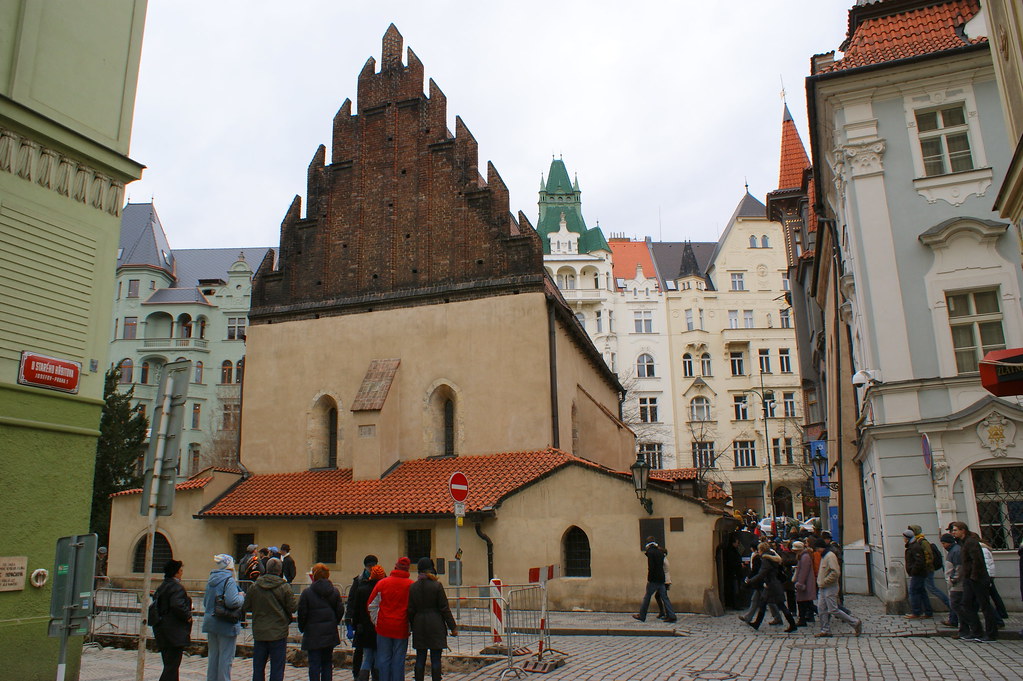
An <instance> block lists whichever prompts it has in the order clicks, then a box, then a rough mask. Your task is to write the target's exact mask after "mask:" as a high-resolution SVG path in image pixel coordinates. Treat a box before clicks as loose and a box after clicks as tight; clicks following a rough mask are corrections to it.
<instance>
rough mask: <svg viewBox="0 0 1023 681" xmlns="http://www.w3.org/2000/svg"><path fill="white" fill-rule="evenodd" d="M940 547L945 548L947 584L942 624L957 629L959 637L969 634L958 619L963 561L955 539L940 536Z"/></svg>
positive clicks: (950, 536)
mask: <svg viewBox="0 0 1023 681" xmlns="http://www.w3.org/2000/svg"><path fill="white" fill-rule="evenodd" d="M940 541H941V545H942V546H944V547H945V582H946V583H947V584H948V601H949V606H948V619H947V620H945V621H944V622H942V624H944V625H945V626H946V627H953V628H956V629H959V637H960V638H962V637H963V636H965V635H966V634H968V633H970V632H968V631H966V627H965V626H964V625H965V623H964V622H963V621H962V620H960V619H959V610H960V608H961V607H962V602H963V577H962V569H963V560H962V555H961V554H960V553H959V552H960V550H961V549H960V548H959V544H958V543H957V542H956V539H955V537H953V536H952V535H951V534H948V533H947V532H946V533H945V534H943V535H941V539H940Z"/></svg>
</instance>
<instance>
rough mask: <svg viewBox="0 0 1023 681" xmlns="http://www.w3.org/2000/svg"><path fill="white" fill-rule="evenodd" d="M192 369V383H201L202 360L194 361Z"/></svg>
mask: <svg viewBox="0 0 1023 681" xmlns="http://www.w3.org/2000/svg"><path fill="white" fill-rule="evenodd" d="M192 371H193V373H192V383H202V362H196V363H195V366H194V367H193V368H192Z"/></svg>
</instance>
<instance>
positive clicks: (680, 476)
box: [650, 468, 700, 482]
mask: <svg viewBox="0 0 1023 681" xmlns="http://www.w3.org/2000/svg"><path fill="white" fill-rule="evenodd" d="M699 472H700V471H699V470H698V469H696V468H655V469H653V470H652V471H650V479H651V480H663V481H664V482H675V481H677V480H696V477H697V474H698V473H699Z"/></svg>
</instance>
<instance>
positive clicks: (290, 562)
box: [281, 544, 298, 584]
mask: <svg viewBox="0 0 1023 681" xmlns="http://www.w3.org/2000/svg"><path fill="white" fill-rule="evenodd" d="M281 563H283V564H284V568H283V569H282V570H281V577H284V581H286V582H287V583H288V584H291V583H292V582H294V581H295V575H296V574H297V573H298V569H297V568H296V567H295V559H294V558H292V557H291V547H290V546H288V545H287V544H281Z"/></svg>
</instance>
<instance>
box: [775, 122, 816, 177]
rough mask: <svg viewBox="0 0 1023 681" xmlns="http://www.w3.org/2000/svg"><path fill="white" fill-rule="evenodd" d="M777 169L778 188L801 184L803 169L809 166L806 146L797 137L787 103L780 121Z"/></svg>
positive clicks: (797, 132)
mask: <svg viewBox="0 0 1023 681" xmlns="http://www.w3.org/2000/svg"><path fill="white" fill-rule="evenodd" d="M779 165H780V167H779V169H778V189H790V188H792V187H802V186H803V171H804V170H806V169H807V168H809V167H810V158H809V157H808V156H807V155H806V147H804V146H803V141H802V140H801V139H799V131H798V130H796V123H795V121H793V120H792V116H791V115H790V114H789V107H788V105H786V106H785V115H784V116H783V118H782V122H781V163H780V164H779Z"/></svg>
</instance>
